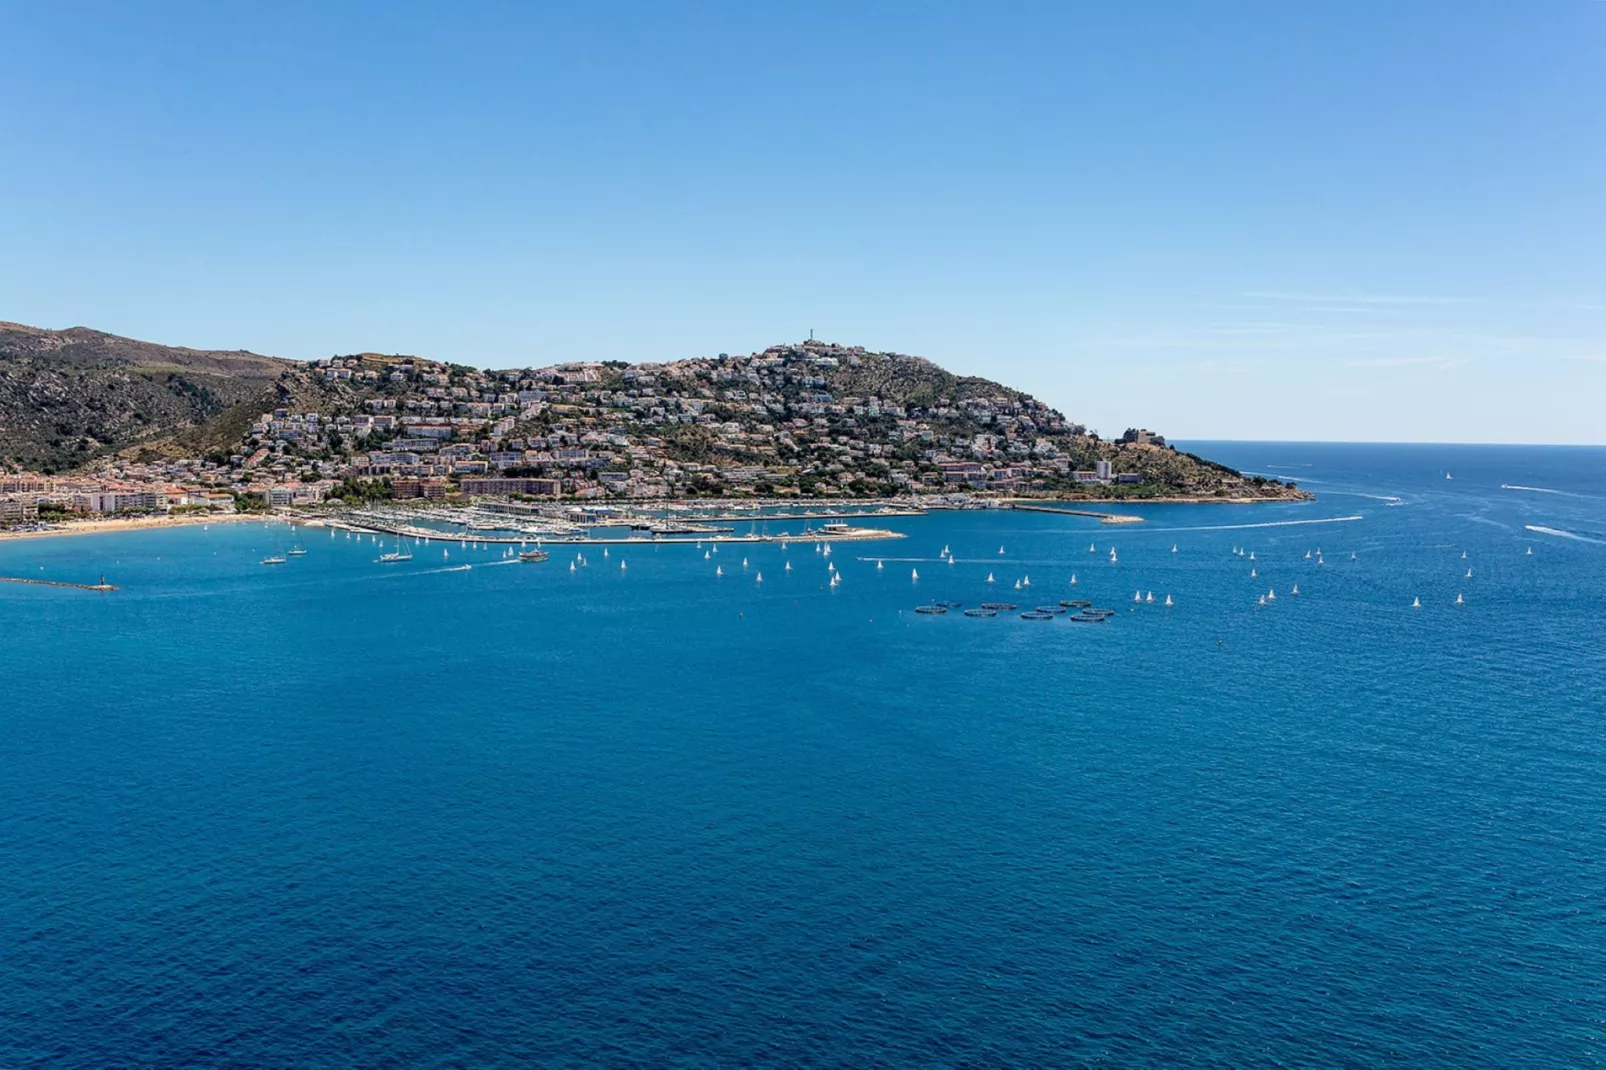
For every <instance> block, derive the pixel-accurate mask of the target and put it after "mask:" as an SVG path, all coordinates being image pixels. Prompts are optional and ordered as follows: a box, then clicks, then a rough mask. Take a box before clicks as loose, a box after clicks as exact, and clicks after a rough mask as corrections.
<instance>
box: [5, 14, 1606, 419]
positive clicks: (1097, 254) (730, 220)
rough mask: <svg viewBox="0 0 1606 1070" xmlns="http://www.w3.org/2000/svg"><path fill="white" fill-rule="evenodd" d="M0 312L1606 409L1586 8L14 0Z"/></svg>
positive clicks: (1602, 252)
mask: <svg viewBox="0 0 1606 1070" xmlns="http://www.w3.org/2000/svg"><path fill="white" fill-rule="evenodd" d="M0 37H3V39H4V40H5V42H6V44H5V49H4V52H5V57H6V59H5V62H4V63H3V64H0V146H3V147H4V148H3V150H0V161H3V166H0V319H9V320H16V321H20V322H25V323H31V324H36V325H39V326H46V327H68V326H76V325H83V326H90V327H95V328H98V329H102V330H108V331H113V332H115V333H119V334H126V335H131V336H134V337H139V338H147V339H150V340H153V341H160V342H167V343H171V344H180V345H191V346H200V347H217V348H245V349H253V350H256V351H258V352H265V353H273V354H277V355H281V356H289V357H299V358H311V357H318V356H325V355H328V354H331V353H337V352H341V353H344V352H354V351H360V350H379V351H383V352H408V353H419V354H423V355H426V356H431V357H436V358H441V359H447V360H454V361H460V362H463V363H468V364H477V365H481V366H501V367H506V366H515V365H526V364H544V363H550V362H554V361H560V360H571V359H624V360H667V359H674V358H677V357H686V356H694V355H700V354H711V353H717V352H721V351H726V352H747V351H750V350H753V349H759V348H762V347H764V346H766V345H769V344H773V343H775V342H778V341H783V340H795V339H799V338H802V337H806V336H807V334H808V332H809V331H810V330H811V329H812V330H813V331H814V332H815V334H816V335H817V336H819V337H822V338H827V339H831V340H835V341H841V342H845V343H860V344H864V345H867V346H870V347H872V348H877V349H892V350H897V351H899V352H905V353H917V354H920V355H922V356H926V357H930V358H931V359H933V360H935V361H937V362H939V363H941V364H943V365H945V366H946V367H948V368H950V369H952V370H954V371H956V372H961V373H970V374H978V375H986V376H989V377H992V378H995V379H999V380H1001V381H1004V382H1006V383H1009V384H1010V385H1012V386H1018V387H1020V388H1022V389H1025V390H1029V391H1031V392H1032V393H1034V394H1036V395H1038V396H1039V397H1041V398H1043V399H1044V400H1046V401H1048V402H1049V403H1050V404H1053V405H1055V406H1056V407H1058V408H1060V409H1062V410H1063V411H1065V412H1066V414H1067V415H1069V416H1071V417H1072V418H1074V419H1077V420H1081V421H1084V422H1086V423H1088V424H1089V425H1090V426H1092V427H1094V428H1096V429H1098V430H1100V431H1101V432H1104V433H1107V434H1108V433H1119V432H1120V431H1121V430H1122V429H1123V428H1125V427H1128V426H1147V427H1151V428H1153V429H1155V430H1158V431H1161V432H1163V433H1166V434H1168V435H1171V436H1172V437H1176V438H1267V439H1328V440H1387V441H1484V442H1498V441H1516V442H1564V443H1565V442H1589V443H1601V442H1606V412H1603V406H1602V402H1603V400H1606V3H1603V2H1599V0H1534V2H1532V3H1511V2H1489V0H1462V2H1427V0H1424V2H1402V3H1388V4H1384V3H1370V4H1325V5H1319V4H1290V3H1286V2H1270V0H1268V2H1248V0H1244V2H1233V3H1209V4H1205V3H1192V2H1180V0H1178V2H1160V3H1153V4H1141V5H1140V4H1131V3H1127V2H1109V3H1072V2H1064V3H1039V4H974V5H957V4H927V3H869V4H831V3H812V4H807V5H803V4H796V5H762V4H757V5H755V4H745V3H697V4H679V3H661V4H657V3H655V4H648V3H613V4H567V5H556V4H552V5H527V4H513V3H509V4H464V5H445V4H435V3H383V4H381V3H369V2H359V0H353V2H349V3H344V4H319V3H283V4H272V5H269V4H245V3H240V4H212V3H195V4H177V3H146V4H140V5H128V4H96V3H80V4H70V5H69V4H61V5H51V4H24V3H20V2H14V0H0Z"/></svg>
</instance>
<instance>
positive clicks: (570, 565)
mask: <svg viewBox="0 0 1606 1070" xmlns="http://www.w3.org/2000/svg"><path fill="white" fill-rule="evenodd" d="M574 568H575V566H574V562H573V561H570V562H569V571H570V572H573V571H574Z"/></svg>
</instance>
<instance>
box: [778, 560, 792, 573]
mask: <svg viewBox="0 0 1606 1070" xmlns="http://www.w3.org/2000/svg"><path fill="white" fill-rule="evenodd" d="M781 571H782V572H791V571H792V562H790V561H788V562H787V563H786V565H785V566H784V567H783V568H782V569H781Z"/></svg>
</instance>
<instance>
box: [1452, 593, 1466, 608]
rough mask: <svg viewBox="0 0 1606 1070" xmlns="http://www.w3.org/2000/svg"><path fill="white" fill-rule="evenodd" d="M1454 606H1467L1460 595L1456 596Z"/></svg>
mask: <svg viewBox="0 0 1606 1070" xmlns="http://www.w3.org/2000/svg"><path fill="white" fill-rule="evenodd" d="M1455 604H1456V605H1458V606H1464V605H1466V604H1467V600H1466V599H1465V598H1462V597H1461V595H1460V594H1457V595H1456V596H1455Z"/></svg>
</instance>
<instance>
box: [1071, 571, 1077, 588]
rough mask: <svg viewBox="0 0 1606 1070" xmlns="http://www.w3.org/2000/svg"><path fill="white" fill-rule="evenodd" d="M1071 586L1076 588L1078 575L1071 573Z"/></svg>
mask: <svg viewBox="0 0 1606 1070" xmlns="http://www.w3.org/2000/svg"><path fill="white" fill-rule="evenodd" d="M1071 586H1072V587H1075V586H1076V573H1074V572H1073V573H1071Z"/></svg>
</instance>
